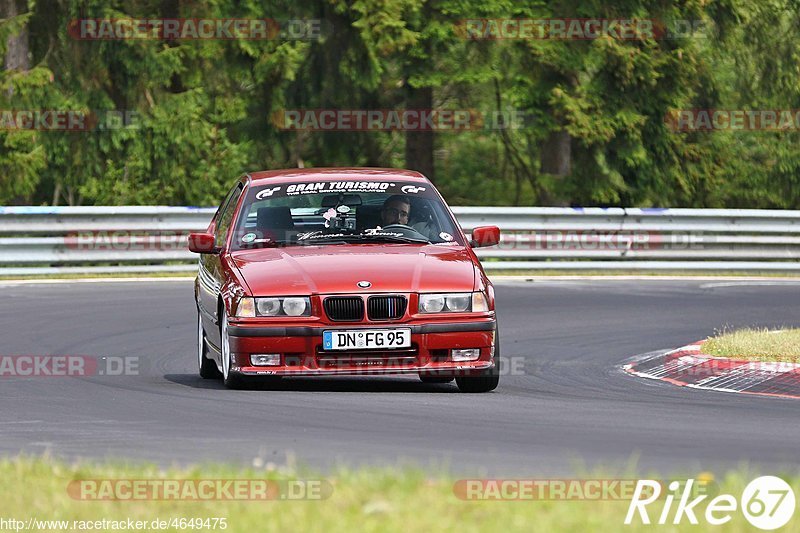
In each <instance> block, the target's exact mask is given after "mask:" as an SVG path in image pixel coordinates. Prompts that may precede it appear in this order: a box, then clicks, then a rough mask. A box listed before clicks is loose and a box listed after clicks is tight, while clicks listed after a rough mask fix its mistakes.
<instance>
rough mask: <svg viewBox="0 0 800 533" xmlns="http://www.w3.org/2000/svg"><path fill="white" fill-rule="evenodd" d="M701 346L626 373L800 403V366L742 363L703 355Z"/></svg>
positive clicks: (655, 358)
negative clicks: (794, 399) (798, 400)
mask: <svg viewBox="0 0 800 533" xmlns="http://www.w3.org/2000/svg"><path fill="white" fill-rule="evenodd" d="M702 345H703V343H702V341H701V342H697V343H695V344H690V345H688V346H683V347H682V348H678V349H677V350H672V351H670V352H667V353H662V354H659V355H655V356H652V357H647V358H644V359H640V360H638V361H633V362H631V363H628V364H626V365H624V366H623V367H622V369H623V370H624V371H625V372H627V373H629V374H633V375H635V376H639V377H643V378H648V379H657V380H660V381H666V382H668V383H672V384H673V385H678V386H681V387H692V388H693V389H703V390H715V391H721V392H735V393H739V394H755V395H759V396H779V397H782V398H798V399H800V364H798V363H772V362H761V361H742V360H737V359H727V358H724V357H714V356H711V355H706V354H704V353H702V347H703V346H702Z"/></svg>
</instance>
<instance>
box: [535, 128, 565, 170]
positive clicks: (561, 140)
mask: <svg viewBox="0 0 800 533" xmlns="http://www.w3.org/2000/svg"><path fill="white" fill-rule="evenodd" d="M541 154H542V155H541V158H540V159H541V172H542V173H544V174H553V175H555V176H559V177H564V176H567V175H568V174H569V173H570V172H571V171H572V138H571V137H570V136H569V133H567V132H566V131H565V130H557V131H554V132H552V133H550V136H549V137H548V138H547V140H545V142H544V144H543V145H542V152H541Z"/></svg>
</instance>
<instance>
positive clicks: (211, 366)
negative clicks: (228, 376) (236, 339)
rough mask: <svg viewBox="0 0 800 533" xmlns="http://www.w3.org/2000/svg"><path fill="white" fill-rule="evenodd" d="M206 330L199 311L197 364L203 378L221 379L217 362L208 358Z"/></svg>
mask: <svg viewBox="0 0 800 533" xmlns="http://www.w3.org/2000/svg"><path fill="white" fill-rule="evenodd" d="M206 346H207V344H206V332H205V331H204V330H203V318H202V317H201V315H200V311H199V310H198V311H197V366H198V369H199V371H200V377H201V378H203V379H219V378H220V377H221V376H222V374H220V372H219V368H217V364H216V363H215V362H214V361H212V360H211V359H209V358H208V350H207V349H206Z"/></svg>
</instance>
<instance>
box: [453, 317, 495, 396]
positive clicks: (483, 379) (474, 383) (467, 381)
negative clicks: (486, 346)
mask: <svg viewBox="0 0 800 533" xmlns="http://www.w3.org/2000/svg"><path fill="white" fill-rule="evenodd" d="M493 359H494V366H493V367H492V368H487V369H486V370H481V371H480V372H475V374H474V375H471V376H463V377H457V378H456V385H458V390H460V391H461V392H471V393H473V392H489V391H493V390H494V389H496V388H497V385H498V384H499V383H500V335H499V333H497V332H495V339H494V358H493Z"/></svg>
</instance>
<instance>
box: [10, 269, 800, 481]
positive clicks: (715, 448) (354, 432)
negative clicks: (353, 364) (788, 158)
mask: <svg viewBox="0 0 800 533" xmlns="http://www.w3.org/2000/svg"><path fill="white" fill-rule="evenodd" d="M0 290H1V291H2V298H0V335H1V337H0V341H1V342H2V344H0V355H19V354H43V355H44V354H49V355H56V354H61V355H71V354H76V355H92V356H106V357H125V358H138V362H139V369H138V375H128V376H115V377H111V376H93V377H80V378H76V377H35V378H34V377H27V378H21V377H12V378H9V377H5V378H3V377H0V454H2V455H4V456H9V455H16V454H18V453H20V452H25V453H28V454H40V453H44V452H45V451H47V452H48V453H50V454H52V455H55V456H59V457H65V458H68V459H72V458H77V457H82V458H98V459H102V458H110V459H113V460H118V459H120V458H122V459H131V460H146V461H155V462H158V463H161V464H172V463H178V464H187V463H202V462H204V461H210V460H213V461H225V462H233V463H237V464H251V463H252V462H253V460H254V459H255V458H260V459H261V460H263V461H264V462H267V463H268V462H273V463H275V464H276V465H280V464H284V463H286V462H287V461H288V462H293V463H297V464H300V465H305V466H308V467H310V468H312V469H319V470H323V471H325V470H327V469H330V468H332V467H335V466H337V465H340V464H344V465H354V466H358V465H409V464H411V465H416V466H420V467H422V468H425V469H435V470H448V471H450V472H452V473H457V474H462V475H471V474H472V475H492V476H503V475H505V476H516V477H520V476H534V475H538V476H541V475H562V476H563V475H576V474H578V475H579V474H580V473H581V472H587V471H597V470H595V469H596V468H598V467H601V468H604V469H605V470H606V471H608V469H612V471H621V470H626V471H628V472H630V471H631V469H635V470H636V471H638V472H657V473H662V474H679V473H687V474H691V473H697V472H698V471H702V470H710V471H714V472H721V471H723V470H726V469H728V468H731V467H734V468H735V467H739V466H741V465H743V464H747V465H749V467H750V468H752V469H753V470H756V471H760V472H764V473H797V471H798V470H799V469H800V468H799V466H798V465H800V453H799V452H798V450H800V445H798V442H800V424H798V420H799V419H800V401H796V400H789V399H780V398H760V397H750V396H745V395H735V394H729V393H720V392H709V391H699V390H691V389H687V388H680V387H675V386H672V385H669V384H666V383H661V382H656V381H650V380H644V379H640V378H635V377H632V376H628V375H625V374H624V373H623V372H622V371H621V370H620V366H621V365H622V364H623V363H624V362H626V361H627V360H629V359H630V358H631V357H634V356H636V355H640V354H644V353H648V352H653V351H657V350H663V349H669V348H675V347H678V346H681V345H684V344H688V343H690V342H692V341H695V340H698V339H701V338H704V337H705V336H707V335H710V334H713V333H714V331H715V330H716V329H719V328H723V327H725V326H752V325H757V326H781V325H797V323H798V322H799V321H800V317H798V303H799V302H800V281H798V282H791V281H789V282H783V281H775V282H769V283H766V284H763V283H752V282H751V283H748V282H741V283H739V282H731V283H729V282H725V280H723V279H721V280H719V282H713V281H712V282H709V281H692V280H681V281H608V280H591V281H543V282H523V281H520V282H516V281H514V282H503V283H499V284H497V291H498V298H497V299H498V309H499V311H498V313H499V324H500V327H501V328H502V329H501V334H500V338H501V343H502V344H501V346H502V355H503V358H504V359H506V361H505V363H504V366H505V368H504V370H503V372H504V375H503V376H502V378H501V382H500V387H499V388H498V389H497V390H496V391H495V392H494V393H490V394H477V395H475V394H473V395H469V394H461V393H459V392H458V390H457V388H456V386H455V384H452V385H426V384H422V383H420V382H419V381H418V380H417V379H416V378H415V377H369V378H368V377H352V378H349V377H337V378H316V379H301V378H294V379H287V380H284V381H283V382H282V383H281V384H280V385H278V386H275V387H271V388H261V389H260V390H250V391H229V390H226V389H224V388H223V387H222V385H221V383H219V382H216V381H205V380H201V379H200V378H199V377H198V376H197V375H196V362H195V361H196V360H195V353H196V352H195V311H194V307H193V301H192V285H191V281H160V282H137V283H107V282H104V283H80V284H78V283H67V284H58V285H43V284H34V285H16V286H4V282H1V281H0ZM509 360H510V363H509ZM512 371H513V372H512ZM509 372H511V373H513V374H514V375H509Z"/></svg>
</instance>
